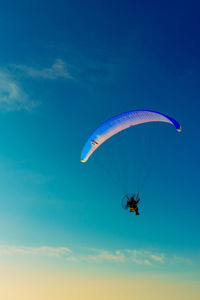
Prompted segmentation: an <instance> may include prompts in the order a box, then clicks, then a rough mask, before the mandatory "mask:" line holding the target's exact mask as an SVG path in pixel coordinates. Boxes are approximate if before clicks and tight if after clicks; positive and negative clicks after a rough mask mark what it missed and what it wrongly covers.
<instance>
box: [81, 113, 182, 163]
mask: <svg viewBox="0 0 200 300" xmlns="http://www.w3.org/2000/svg"><path fill="white" fill-rule="evenodd" d="M148 122H165V123H169V124H171V125H173V126H174V127H175V128H176V130H177V131H181V126H180V124H179V123H178V122H177V121H176V120H174V119H172V118H171V117H168V116H166V115H164V114H162V113H159V112H156V111H152V110H132V111H129V112H125V113H122V114H120V115H117V116H115V117H113V118H111V119H109V120H107V121H106V122H104V123H102V124H101V125H100V126H99V127H98V128H97V129H96V130H95V131H94V132H93V133H92V134H91V136H90V137H89V139H88V140H87V142H86V143H85V145H84V147H83V150H82V153H81V162H86V161H87V160H88V158H89V157H90V156H91V155H92V153H93V152H94V151H95V150H96V149H97V148H98V147H99V146H100V145H101V144H103V143H104V142H105V141H106V140H107V139H109V138H110V137H111V136H113V135H115V134H117V133H118V132H120V131H122V130H124V129H127V128H128V127H132V126H135V125H139V124H143V123H148Z"/></svg>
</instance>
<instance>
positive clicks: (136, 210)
mask: <svg viewBox="0 0 200 300" xmlns="http://www.w3.org/2000/svg"><path fill="white" fill-rule="evenodd" d="M135 214H136V215H139V211H138V207H136V208H135Z"/></svg>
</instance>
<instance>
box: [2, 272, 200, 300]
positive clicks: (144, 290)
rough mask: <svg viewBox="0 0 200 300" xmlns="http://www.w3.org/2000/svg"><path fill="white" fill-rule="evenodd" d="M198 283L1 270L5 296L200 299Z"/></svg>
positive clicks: (50, 299) (30, 298) (81, 299)
mask: <svg viewBox="0 0 200 300" xmlns="http://www.w3.org/2000/svg"><path fill="white" fill-rule="evenodd" d="M199 295H200V286H199V284H198V283H188V282H187V283H186V282H184V281H182V282H181V281H177V282H175V281H174V280H173V281H172V280H169V279H166V280H164V279H160V278H158V277H155V276H153V277H151V276H144V277H141V276H140V277H139V278H137V277H122V278H120V277H107V276H105V277H103V276H80V275H79V276H73V277H71V276H65V275H63V276H62V277H61V276H57V275H53V274H41V273H40V275H38V273H28V272H24V273H22V272H21V273H20V272H18V271H16V273H15V272H14V271H12V272H11V271H9V272H1V274H0V299H3V300H13V299H16V300H27V299H28V300H36V299H37V300H55V299H57V300H65V299H70V300H92V299H96V300H102V299H104V300H110V299H115V300H121V299H126V300H132V299H137V300H161V299H162V300H169V299H176V300H178V299H180V300H198V299H199Z"/></svg>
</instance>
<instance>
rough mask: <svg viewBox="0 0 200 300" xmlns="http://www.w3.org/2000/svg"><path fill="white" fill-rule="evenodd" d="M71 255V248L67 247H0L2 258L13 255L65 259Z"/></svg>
mask: <svg viewBox="0 0 200 300" xmlns="http://www.w3.org/2000/svg"><path fill="white" fill-rule="evenodd" d="M69 253H71V250H70V249H69V248H65V247H57V248H56V247H47V246H43V247H16V246H4V245H1V246H0V256H13V255H26V256H28V255H42V256H48V257H63V256H64V257H65V256H68V255H69Z"/></svg>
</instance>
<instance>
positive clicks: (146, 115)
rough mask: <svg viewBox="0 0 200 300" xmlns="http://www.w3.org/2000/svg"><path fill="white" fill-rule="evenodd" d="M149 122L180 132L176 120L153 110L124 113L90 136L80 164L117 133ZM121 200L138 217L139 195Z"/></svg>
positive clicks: (101, 126) (102, 125)
mask: <svg viewBox="0 0 200 300" xmlns="http://www.w3.org/2000/svg"><path fill="white" fill-rule="evenodd" d="M149 122H164V123H169V124H171V125H173V126H174V127H175V129H176V130H177V131H178V132H180V131H181V126H180V124H179V123H178V122H177V121H176V120H174V119H172V118H171V117H169V116H167V115H164V114H162V113H160V112H156V111H153V110H132V111H129V112H125V113H122V114H119V115H117V116H114V117H112V118H111V119H109V120H107V121H105V122H104V123H102V124H101V125H100V126H99V127H98V128H97V129H96V130H95V131H94V132H93V133H92V134H91V136H90V137H89V138H88V140H87V141H86V143H85V145H84V147H83V149H82V152H81V162H83V163H85V162H87V160H88V159H89V157H90V156H91V155H92V154H93V153H94V152H95V151H96V149H97V148H98V147H99V146H100V145H102V144H103V143H104V142H105V141H106V140H107V139H109V138H110V137H112V136H113V135H115V134H117V133H118V132H121V131H123V130H125V129H127V128H129V127H132V126H136V125H139V124H143V123H149ZM123 199H126V203H125V204H123V205H124V208H129V211H130V212H134V211H135V213H136V215H139V211H138V206H137V204H138V202H139V201H140V198H139V194H138V195H137V196H136V197H135V196H131V197H128V196H127V195H125V196H124V198H123Z"/></svg>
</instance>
